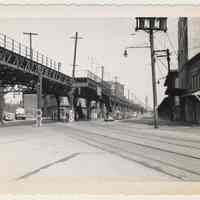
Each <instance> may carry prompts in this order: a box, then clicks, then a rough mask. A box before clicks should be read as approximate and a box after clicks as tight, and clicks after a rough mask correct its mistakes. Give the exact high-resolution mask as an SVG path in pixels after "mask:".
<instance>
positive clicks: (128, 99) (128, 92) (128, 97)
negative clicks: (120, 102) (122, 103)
mask: <svg viewBox="0 0 200 200" xmlns="http://www.w3.org/2000/svg"><path fill="white" fill-rule="evenodd" d="M128 101H130V90H129V89H128Z"/></svg>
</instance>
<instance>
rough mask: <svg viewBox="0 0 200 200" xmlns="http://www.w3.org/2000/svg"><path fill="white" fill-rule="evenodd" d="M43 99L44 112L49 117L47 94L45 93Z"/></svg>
mask: <svg viewBox="0 0 200 200" xmlns="http://www.w3.org/2000/svg"><path fill="white" fill-rule="evenodd" d="M43 101H44V104H43V112H44V116H45V117H47V116H48V114H47V95H46V94H44V96H43Z"/></svg>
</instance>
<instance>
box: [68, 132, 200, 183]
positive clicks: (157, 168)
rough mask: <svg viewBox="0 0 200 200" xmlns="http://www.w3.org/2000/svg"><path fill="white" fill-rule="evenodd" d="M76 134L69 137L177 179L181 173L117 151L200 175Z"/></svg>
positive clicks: (199, 174) (194, 172) (180, 177)
mask: <svg viewBox="0 0 200 200" xmlns="http://www.w3.org/2000/svg"><path fill="white" fill-rule="evenodd" d="M74 130H75V129H74ZM75 131H77V130H75ZM84 132H85V133H86V134H88V133H87V132H86V131H84ZM85 133H84V134H85ZM67 135H68V136H69V133H67ZM76 135H77V136H78V138H77V137H75V136H74V134H73V135H71V137H72V138H74V139H76V140H79V141H82V142H84V143H86V144H88V145H92V146H94V147H97V148H100V149H101V150H104V151H108V152H110V153H114V154H116V155H118V156H120V157H122V158H125V159H128V160H131V161H134V162H136V163H139V164H141V165H143V166H145V167H148V168H151V169H154V170H156V171H159V172H162V173H164V174H167V175H169V176H172V177H175V178H178V179H181V180H183V175H182V176H178V175H175V174H174V173H169V172H167V171H166V170H163V169H161V168H160V167H159V166H151V165H150V164H149V163H147V162H145V161H138V160H137V159H133V158H130V157H128V156H125V155H122V154H121V153H120V152H119V151H121V152H125V153H129V154H133V155H136V156H138V157H142V158H144V159H147V160H150V161H154V162H156V163H160V164H162V165H165V166H166V165H167V166H169V167H172V168H174V169H176V170H177V169H178V170H182V171H184V172H187V173H190V174H193V175H197V176H200V173H198V172H196V171H193V170H190V169H187V168H183V167H180V166H176V165H174V164H171V163H167V162H164V161H161V160H158V159H155V158H151V157H148V156H144V155H143V154H139V153H135V152H130V151H127V150H125V149H123V148H119V147H117V146H114V145H111V144H107V143H103V142H99V141H98V140H96V139H93V138H90V137H87V136H85V135H83V134H78V133H77V132H76ZM80 137H81V138H83V139H82V140H81V139H80ZM84 139H86V140H89V141H90V142H91V141H93V142H95V143H97V144H98V145H104V146H107V148H109V147H112V148H113V149H115V150H119V151H118V152H116V151H113V150H110V149H105V148H103V147H101V146H98V145H94V144H91V143H90V142H88V141H85V140H84Z"/></svg>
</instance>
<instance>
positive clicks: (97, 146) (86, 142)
mask: <svg viewBox="0 0 200 200" xmlns="http://www.w3.org/2000/svg"><path fill="white" fill-rule="evenodd" d="M68 137H71V138H73V139H75V140H78V141H80V142H82V143H84V144H87V145H89V146H92V147H95V148H98V149H101V150H103V151H106V152H109V153H112V154H114V155H117V156H119V157H121V158H123V159H126V160H129V161H132V162H136V163H138V164H140V165H142V166H144V167H147V168H151V169H153V170H155V171H159V172H161V173H163V174H166V175H168V176H171V177H173V178H177V179H180V180H182V176H177V175H174V174H172V173H168V172H166V171H164V170H162V169H161V168H156V167H152V166H151V165H149V164H148V163H147V162H145V161H138V160H136V159H133V158H130V157H128V156H125V155H122V154H120V153H119V152H118V153H117V152H116V151H113V150H109V149H105V148H103V147H101V146H99V145H96V144H92V143H91V142H88V141H86V140H84V139H80V138H77V137H75V136H74V135H73V136H72V135H68ZM82 138H84V137H82ZM86 139H87V137H86ZM89 140H91V139H89ZM95 142H96V143H97V144H98V143H99V144H103V145H107V144H104V143H101V142H97V141H95ZM107 146H108V145H107ZM109 146H110V145H109Z"/></svg>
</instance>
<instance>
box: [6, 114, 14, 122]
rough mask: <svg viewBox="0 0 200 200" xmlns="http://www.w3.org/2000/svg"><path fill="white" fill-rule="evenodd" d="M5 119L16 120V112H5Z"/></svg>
mask: <svg viewBox="0 0 200 200" xmlns="http://www.w3.org/2000/svg"><path fill="white" fill-rule="evenodd" d="M3 119H4V120H5V121H13V120H14V113H9V112H4V114H3Z"/></svg>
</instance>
